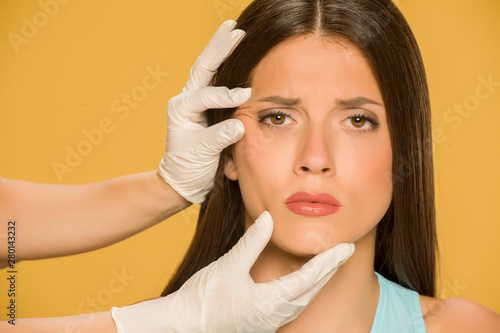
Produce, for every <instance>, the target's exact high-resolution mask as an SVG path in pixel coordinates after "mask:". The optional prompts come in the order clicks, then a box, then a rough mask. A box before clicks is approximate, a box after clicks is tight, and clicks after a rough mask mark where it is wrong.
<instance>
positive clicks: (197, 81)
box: [184, 20, 245, 91]
mask: <svg viewBox="0 0 500 333" xmlns="http://www.w3.org/2000/svg"><path fill="white" fill-rule="evenodd" d="M235 26H236V21H233V20H228V21H226V22H224V23H222V25H221V26H220V27H219V29H217V31H216V32H215V34H214V35H213V37H212V38H211V39H210V41H209V42H208V44H207V46H206V47H205V49H204V50H203V51H202V52H201V54H200V56H199V57H198V59H196V62H195V64H194V65H193V67H192V68H191V71H190V74H189V77H188V80H187V83H186V86H185V87H184V91H191V90H195V89H199V88H203V87H206V86H207V85H208V84H209V83H210V82H211V81H212V79H213V76H214V73H215V72H216V71H217V68H218V67H219V66H220V64H221V63H222V62H224V60H226V59H227V57H228V56H229V55H230V54H231V53H232V52H233V50H234V48H235V47H236V45H238V43H239V42H240V41H241V39H242V38H243V36H244V35H245V32H244V31H243V30H240V29H236V30H233V29H234V27H235Z"/></svg>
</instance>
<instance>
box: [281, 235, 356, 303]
mask: <svg viewBox="0 0 500 333" xmlns="http://www.w3.org/2000/svg"><path fill="white" fill-rule="evenodd" d="M353 253H354V244H347V243H342V244H339V245H337V246H335V247H333V248H331V249H329V250H326V251H325V252H322V253H320V254H318V255H316V256H315V257H314V258H312V259H311V260H309V261H308V262H307V263H305V264H304V265H303V266H302V267H301V268H300V269H299V270H297V271H295V272H293V273H290V274H288V275H286V276H283V277H281V278H279V281H280V282H281V286H282V287H283V289H284V291H285V293H284V294H283V297H284V298H285V299H287V300H288V301H290V302H294V303H296V304H303V305H306V304H308V303H309V302H310V301H311V300H312V299H313V298H314V297H315V296H316V294H317V293H318V292H319V291H320V289H321V288H322V287H323V286H324V285H325V283H326V282H327V281H328V280H329V279H330V278H331V277H332V276H333V275H334V274H335V272H336V271H337V269H338V268H339V266H340V265H342V264H343V263H344V262H346V261H347V259H349V258H350V257H351V255H352V254H353Z"/></svg>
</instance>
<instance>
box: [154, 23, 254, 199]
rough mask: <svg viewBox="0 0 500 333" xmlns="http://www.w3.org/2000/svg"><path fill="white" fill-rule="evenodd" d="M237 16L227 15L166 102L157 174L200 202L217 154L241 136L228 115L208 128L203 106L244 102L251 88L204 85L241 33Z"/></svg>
mask: <svg viewBox="0 0 500 333" xmlns="http://www.w3.org/2000/svg"><path fill="white" fill-rule="evenodd" d="M235 25H236V21H226V22H224V23H223V24H222V25H221V26H220V27H219V29H218V30H217V31H216V32H215V34H214V36H213V37H212V39H210V42H209V43H208V45H207V46H206V47H205V49H204V50H203V52H202V53H201V54H200V56H199V57H198V59H197V60H196V62H195V64H194V66H193V67H192V68H191V73H190V75H189V78H188V81H187V83H186V86H185V87H184V89H183V90H182V93H181V94H179V95H177V96H175V97H173V98H172V99H170V101H169V102H168V106H167V146H166V152H165V154H164V156H163V159H162V160H161V163H160V166H159V173H160V175H161V176H162V178H163V179H164V180H165V181H166V182H167V183H168V184H169V185H170V186H171V187H172V188H173V189H174V190H175V191H176V192H177V193H179V194H180V195H181V196H183V197H184V198H185V199H186V200H188V201H190V202H193V203H201V202H203V200H205V197H206V195H207V194H208V192H210V190H211V189H212V187H213V182H214V178H215V171H216V170H217V166H218V163H219V154H220V152H221V151H222V150H223V149H224V148H226V147H227V146H229V145H231V144H233V143H235V142H236V141H238V140H239V139H241V138H242V137H243V135H244V133H245V128H244V127H243V123H241V121H239V120H237V119H228V120H226V121H223V122H221V123H218V124H216V125H214V126H210V127H208V128H207V125H206V116H205V115H204V111H206V110H207V109H212V108H232V107H238V106H240V105H241V104H243V103H245V102H246V101H247V100H248V98H249V97H250V94H251V88H245V89H243V88H235V89H232V90H229V89H228V88H226V87H213V86H209V85H210V83H211V82H212V80H213V76H214V73H215V72H216V70H217V68H218V67H219V65H220V64H221V63H222V62H223V61H224V60H225V59H226V58H227V57H228V56H229V54H231V52H232V50H233V49H234V48H235V47H236V45H237V44H238V43H239V41H240V40H241V39H242V38H243V36H244V35H245V32H244V31H243V30H238V29H237V30H233V28H234V26H235Z"/></svg>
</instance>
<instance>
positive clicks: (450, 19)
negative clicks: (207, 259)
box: [0, 0, 500, 320]
mask: <svg viewBox="0 0 500 333" xmlns="http://www.w3.org/2000/svg"><path fill="white" fill-rule="evenodd" d="M61 1H62V0H61ZM66 2H67V3H66V4H60V5H59V6H58V8H57V11H56V8H55V7H53V6H52V7H49V8H51V11H52V14H53V15H52V16H53V17H52V16H49V15H47V14H43V13H44V11H43V9H42V5H41V4H50V3H54V1H53V0H42V1H40V2H38V1H17V0H3V1H2V2H1V3H0V22H1V23H0V36H1V38H0V59H1V61H0V161H1V162H0V174H1V175H2V176H4V177H7V178H17V179H24V180H29V181H35V182H44V183H61V184H82V183H88V182H93V181H97V180H102V179H107V178H112V177H116V176H120V175H125V174H131V173H136V172H142V171H146V170H153V169H155V168H156V167H157V165H158V162H159V160H160V158H161V156H162V153H163V149H164V141H165V126H166V119H165V108H166V105H167V101H168V99H169V98H170V97H173V96H175V95H177V94H178V93H179V92H180V91H181V89H182V87H183V85H184V83H185V80H186V79H187V75H188V72H189V69H190V67H191V65H192V64H193V63H194V61H195V59H196V58H197V56H198V54H199V53H200V52H201V50H202V49H203V47H204V46H205V45H206V43H207V41H208V40H209V39H210V37H211V35H212V34H213V32H214V31H215V30H216V28H217V27H218V26H219V25H220V24H221V23H222V22H223V21H224V20H226V19H235V18H236V17H237V16H238V14H239V13H240V12H241V10H242V9H243V8H244V7H245V6H246V5H247V4H248V3H249V1H248V0H244V1H241V0H215V1H214V0H197V1H165V0H161V1H159V0H158V1H145V2H139V1H118V0H113V1H106V2H103V1H97V0H95V1H94V0H93V1H82V0H71V1H67V0H66ZM397 3H398V4H399V6H400V8H401V9H402V11H403V13H404V14H405V16H406V17H407V19H408V21H409V23H410V25H411V27H412V29H413V31H414V32H415V34H416V37H417V40H418V41H419V45H420V47H421V49H422V53H423V57H424V61H425V64H426V68H427V73H428V79H429V85H430V91H431V100H432V107H433V123H434V126H435V128H436V129H437V130H438V131H439V132H438V133H439V136H438V137H439V140H438V139H436V140H435V151H434V153H435V165H436V167H435V174H436V194H437V210H438V232H439V240H440V247H441V256H442V262H441V278H440V281H439V284H440V288H439V289H440V294H441V296H443V297H463V298H468V299H472V300H475V301H478V302H481V303H483V304H486V305H487V306H489V307H491V308H493V309H494V310H496V311H500V285H499V283H498V281H500V265H499V262H500V260H499V259H500V256H499V254H500V241H499V235H500V224H499V223H498V222H499V221H500V211H499V210H498V208H499V206H500V173H499V170H500V157H499V155H500V154H499V151H500V150H499V146H500V134H499V133H500V130H499V126H500V112H499V106H500V86H498V85H497V86H494V87H490V89H492V91H489V95H488V96H486V95H485V93H486V92H488V90H487V88H486V87H484V86H483V87H480V88H478V87H479V86H481V85H482V84H481V81H480V78H484V79H485V80H487V79H488V77H489V76H491V78H492V80H493V81H494V82H500V62H499V60H498V59H500V44H499V43H498V41H499V36H498V33H499V31H500V23H499V22H500V21H499V20H498V17H499V15H500V2H498V1H496V0H476V1H473V2H471V1H468V0H445V1H444V0H440V1H434V0H418V1H417V0H400V1H398V2H397ZM44 15H45V16H44ZM44 17H46V18H48V19H47V20H44ZM26 21H29V22H31V23H37V24H38V25H39V27H38V28H37V31H36V32H33V31H31V32H30V31H28V32H27V30H26V28H24V33H28V35H30V38H26V40H24V42H23V43H22V44H19V45H17V46H16V47H15V46H13V44H12V42H11V41H10V40H9V38H12V36H13V34H15V35H17V36H19V37H22V36H23V26H24V25H25V24H26V23H25V22H26ZM30 33H31V34H30ZM9 36H10V37H9ZM16 51H17V52H16ZM148 66H149V68H152V69H155V68H157V66H159V69H160V70H161V71H163V72H168V73H169V74H168V76H167V77H166V78H164V79H163V81H162V82H160V83H159V84H158V87H157V88H156V89H153V90H151V91H148V94H147V96H146V97H145V99H144V100H143V101H141V102H139V103H138V105H137V107H136V108H135V109H130V114H128V116H126V117H123V119H120V117H119V115H120V114H117V113H114V112H113V111H112V107H111V105H112V103H113V101H115V100H116V99H117V98H118V99H119V98H120V97H121V96H122V94H130V93H131V91H132V90H133V89H134V88H135V89H136V90H137V89H140V88H137V87H138V86H141V85H142V80H143V78H144V77H145V76H146V75H147V74H148V72H147V70H146V68H147V67H148ZM477 89H479V90H477ZM478 91H479V92H480V95H477V94H478ZM478 96H480V97H481V99H480V98H479V97H478ZM474 103H476V104H474ZM455 104H456V105H459V106H460V105H462V106H464V110H465V111H466V112H463V113H462V114H459V113H456V112H455V111H453V110H454V109H453V108H454V105H455ZM465 106H466V107H467V109H465ZM467 110H469V111H467ZM457 117H458V118H457ZM105 118H108V119H110V121H111V122H112V123H113V126H114V127H113V131H112V132H111V133H108V134H105V135H104V138H103V140H102V143H100V144H98V145H95V146H93V147H92V151H91V153H90V154H89V155H88V156H86V157H84V158H83V160H82V161H81V163H80V164H79V165H77V166H76V167H74V168H72V169H73V170H72V172H71V173H65V174H63V176H62V181H60V180H59V179H58V177H57V176H56V174H55V172H54V170H53V168H52V163H53V162H54V161H57V162H60V163H65V162H64V159H65V156H66V150H65V149H66V146H70V147H72V148H73V149H75V147H77V145H78V144H79V143H81V142H82V141H83V140H85V137H84V135H83V134H82V131H83V130H87V131H90V130H92V129H94V128H97V127H98V126H99V123H100V121H101V120H102V119H105ZM0 204H1V203H0ZM27 209H29V208H27ZM195 219H196V208H190V209H188V210H187V211H185V212H182V213H179V214H177V215H176V216H174V217H172V218H170V219H169V220H168V221H166V222H163V223H161V224H159V225H157V226H155V227H153V228H151V229H150V230H147V231H145V232H142V233H141V234H139V235H137V236H135V237H132V238H130V239H127V240H125V241H123V242H120V243H118V244H115V245H113V246H109V247H107V248H104V249H101V250H98V251H93V252H90V253H86V254H81V255H75V256H70V257H64V258H56V259H47V260H38V261H32V262H22V263H20V264H18V267H17V268H18V271H19V273H18V277H17V278H18V281H17V282H18V285H17V295H18V297H17V304H18V307H17V316H18V317H45V316H63V315H72V314H76V313H80V312H91V311H96V310H107V309H109V308H110V307H111V306H113V305H116V306H123V305H126V304H130V303H132V302H135V301H139V300H141V299H145V298H150V297H154V296H157V295H158V294H159V292H160V291H161V290H162V288H163V287H164V286H165V284H166V282H167V281H168V278H169V276H170V275H171V274H172V272H173V270H174V269H175V267H176V265H177V264H178V262H179V260H180V258H181V257H182V254H183V251H184V250H185V249H186V247H187V245H188V244H189V240H190V237H191V235H192V232H193V230H194V225H195ZM4 223H6V221H2V224H1V225H2V228H6V226H5V224H4ZM23 232H25V231H24V230H23V229H22V228H18V237H19V238H21V237H23ZM53 232H57V230H53ZM121 274H125V275H126V277H125V278H124V279H122V280H119V279H117V278H116V275H121ZM6 276H7V273H6V270H0V281H1V282H0V300H1V302H0V303H1V304H0V308H1V309H5V306H6V302H7V285H6ZM5 314H6V311H5V310H1V311H0V319H2V320H5V319H6V316H5Z"/></svg>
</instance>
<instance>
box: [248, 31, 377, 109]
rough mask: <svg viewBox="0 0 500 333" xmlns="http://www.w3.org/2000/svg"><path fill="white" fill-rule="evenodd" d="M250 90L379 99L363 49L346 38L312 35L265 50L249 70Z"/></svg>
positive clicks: (257, 92) (297, 94)
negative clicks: (256, 63)
mask: <svg viewBox="0 0 500 333" xmlns="http://www.w3.org/2000/svg"><path fill="white" fill-rule="evenodd" d="M252 74H253V75H252V81H251V86H252V89H253V94H257V95H259V94H261V93H264V92H265V93H266V94H269V93H276V94H279V93H280V92H281V93H282V94H288V95H290V96H291V97H299V95H300V94H302V93H305V94H313V95H314V94H319V95H323V94H332V93H338V94H339V95H342V94H344V95H345V94H347V95H353V96H359V95H368V96H370V97H371V98H373V99H378V100H380V101H381V100H382V97H381V94H380V91H379V88H378V83H377V80H376V79H375V77H374V75H373V72H372V70H371V67H370V65H369V63H368V61H367V60H366V59H365V57H364V55H363V54H362V52H361V51H360V50H359V49H358V48H356V47H355V46H354V45H352V44H349V43H347V42H343V41H340V42H339V41H338V40H333V39H331V38H322V37H318V36H315V35H306V36H299V37H296V38H293V39H290V40H287V41H285V42H283V43H281V44H279V45H278V46H277V47H275V48H274V49H273V50H272V51H271V52H270V53H268V54H267V55H266V56H265V57H264V58H263V59H262V60H261V61H260V62H259V64H258V65H257V66H256V68H255V69H254V71H253V73H252Z"/></svg>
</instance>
